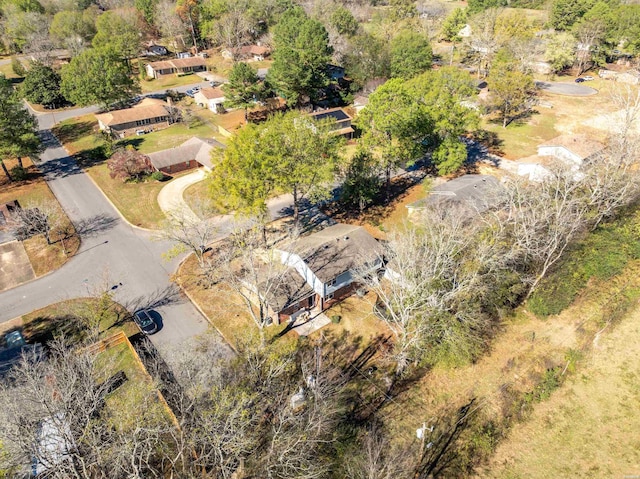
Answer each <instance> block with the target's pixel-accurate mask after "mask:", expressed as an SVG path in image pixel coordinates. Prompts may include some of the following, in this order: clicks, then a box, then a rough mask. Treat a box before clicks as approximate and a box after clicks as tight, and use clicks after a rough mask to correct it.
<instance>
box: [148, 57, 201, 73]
mask: <svg viewBox="0 0 640 479" xmlns="http://www.w3.org/2000/svg"><path fill="white" fill-rule="evenodd" d="M206 64H207V63H206V62H205V60H204V58H202V57H187V58H174V59H172V60H162V61H159V62H151V63H149V66H150V67H151V68H153V69H154V70H168V69H170V68H176V69H177V68H187V67H203V66H206Z"/></svg>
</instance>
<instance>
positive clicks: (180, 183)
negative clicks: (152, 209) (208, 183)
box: [158, 169, 206, 221]
mask: <svg viewBox="0 0 640 479" xmlns="http://www.w3.org/2000/svg"><path fill="white" fill-rule="evenodd" d="M205 175H206V173H205V171H204V170H203V169H198V170H196V171H194V172H193V173H189V174H188V175H185V176H181V177H180V178H176V179H175V180H173V181H170V182H169V183H167V184H166V185H165V186H164V187H163V188H162V189H161V190H160V193H158V204H159V205H160V209H161V210H162V211H163V212H164V214H165V215H169V214H171V213H172V212H175V211H180V212H181V214H183V215H185V216H187V217H189V218H191V219H192V220H194V221H198V215H196V214H195V213H194V212H193V211H192V210H191V208H189V205H188V204H187V202H186V201H185V200H184V192H185V190H186V189H187V188H189V187H190V186H191V185H195V184H196V183H198V182H199V181H202V180H204V177H205Z"/></svg>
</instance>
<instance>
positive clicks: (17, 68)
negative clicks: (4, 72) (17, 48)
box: [11, 57, 27, 77]
mask: <svg viewBox="0 0 640 479" xmlns="http://www.w3.org/2000/svg"><path fill="white" fill-rule="evenodd" d="M11 69H12V70H13V73H15V74H16V75H17V76H19V77H24V76H25V75H26V74H27V70H25V68H24V65H23V64H22V63H20V60H18V59H17V58H16V57H12V58H11Z"/></svg>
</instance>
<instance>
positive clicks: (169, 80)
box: [140, 73, 205, 93]
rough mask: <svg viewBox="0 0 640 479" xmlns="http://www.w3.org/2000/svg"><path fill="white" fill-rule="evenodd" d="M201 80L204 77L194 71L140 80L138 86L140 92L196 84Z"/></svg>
mask: <svg viewBox="0 0 640 479" xmlns="http://www.w3.org/2000/svg"><path fill="white" fill-rule="evenodd" d="M203 81H205V80H204V78H202V77H199V76H198V75H196V74H195V73H194V74H193V75H185V76H181V77H179V76H176V75H166V76H164V77H162V78H158V79H155V80H142V81H141V82H140V88H141V90H142V93H149V92H152V91H159V90H167V89H171V88H176V87H179V86H186V85H196V84H198V83H202V82H203Z"/></svg>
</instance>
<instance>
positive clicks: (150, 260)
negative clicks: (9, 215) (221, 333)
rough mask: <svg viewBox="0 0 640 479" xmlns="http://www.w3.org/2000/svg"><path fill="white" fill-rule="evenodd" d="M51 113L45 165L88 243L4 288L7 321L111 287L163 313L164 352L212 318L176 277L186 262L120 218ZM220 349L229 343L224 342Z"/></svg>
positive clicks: (128, 302)
mask: <svg viewBox="0 0 640 479" xmlns="http://www.w3.org/2000/svg"><path fill="white" fill-rule="evenodd" d="M86 112H87V109H82V110H68V111H66V112H59V113H63V114H64V115H62V116H63V117H71V116H76V115H78V114H85V113H86ZM50 117H51V116H50V115H49V114H41V115H38V119H39V121H40V125H41V128H42V131H41V134H42V138H43V143H44V144H45V146H46V150H45V152H44V153H43V154H42V155H41V159H40V161H39V167H40V168H41V169H42V170H43V172H44V174H45V175H46V179H47V182H48V184H49V186H50V188H51V190H52V191H53V193H54V195H55V196H56V197H57V198H58V201H59V202H60V204H61V205H62V207H63V208H64V210H65V211H66V212H67V214H68V215H69V218H70V219H71V220H72V221H73V223H74V225H75V226H76V228H77V230H78V231H79V233H80V235H81V238H82V245H81V247H80V250H79V251H78V253H77V254H76V255H75V256H74V257H73V258H72V259H70V260H69V261H68V262H67V263H66V264H65V265H64V266H62V267H61V268H60V269H58V270H56V271H54V272H53V273H51V274H48V275H46V276H44V277H42V278H39V279H37V280H35V281H32V282H30V283H26V284H24V285H22V286H18V287H16V288H14V289H10V290H8V291H5V292H2V293H0V322H3V321H7V320H10V319H12V318H16V317H18V316H21V315H23V314H26V313H29V312H31V311H33V310H35V309H39V308H42V307H44V306H47V305H49V304H51V303H56V302H58V301H62V300H65V299H70V298H76V297H83V296H88V295H89V294H91V293H92V292H93V291H97V290H100V289H102V288H104V287H109V288H111V289H112V291H113V294H114V299H115V300H116V301H118V302H119V303H121V304H123V305H124V306H125V307H127V308H128V309H129V310H130V311H134V310H135V309H138V308H141V307H149V308H153V309H155V310H156V311H158V313H159V314H160V315H161V317H162V324H161V329H160V331H159V332H158V333H156V334H155V335H153V336H152V337H151V339H152V342H153V343H154V344H155V345H156V347H157V348H158V350H159V351H160V352H161V353H162V351H163V349H168V348H172V347H173V345H177V344H180V343H183V342H184V341H187V340H188V339H189V338H192V337H193V336H196V335H198V334H200V333H202V332H204V331H206V330H207V328H208V322H207V321H206V319H205V318H204V317H202V315H201V314H200V313H199V312H198V311H197V310H196V308H195V307H194V306H193V304H192V303H191V302H190V301H189V300H188V299H187V298H186V297H185V296H184V295H183V294H181V292H180V291H179V290H178V289H177V287H176V286H175V285H174V284H173V283H172V281H171V275H172V274H173V273H174V272H175V270H176V268H177V266H178V263H179V261H180V260H181V258H176V259H174V260H172V261H166V260H165V259H163V257H162V253H163V252H165V251H167V250H168V249H169V248H170V247H171V244H169V243H167V242H165V241H158V240H157V239H155V238H154V233H153V232H149V231H145V230H140V229H138V228H135V227H133V226H131V225H129V224H128V223H126V222H125V221H124V220H122V219H121V217H120V216H119V214H118V213H117V212H116V211H115V209H114V208H113V207H112V206H111V204H110V203H109V202H108V201H107V200H106V198H105V197H104V195H103V194H102V192H101V191H100V190H99V189H98V188H97V186H96V185H95V184H94V183H93V182H92V181H91V180H90V178H89V177H88V176H87V174H86V173H85V172H84V171H83V170H82V169H81V168H79V167H78V165H77V164H76V163H75V161H74V160H73V159H72V158H70V157H69V156H68V155H67V153H66V150H64V148H63V147H62V146H60V144H59V143H58V142H57V140H56V139H55V137H54V136H53V135H52V134H51V132H50V131H48V130H47V128H48V125H50V124H51V123H50V122H49V119H50ZM56 119H58V115H57V114H56ZM58 121H59V120H58ZM221 347H223V348H227V346H226V345H222V341H221Z"/></svg>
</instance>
